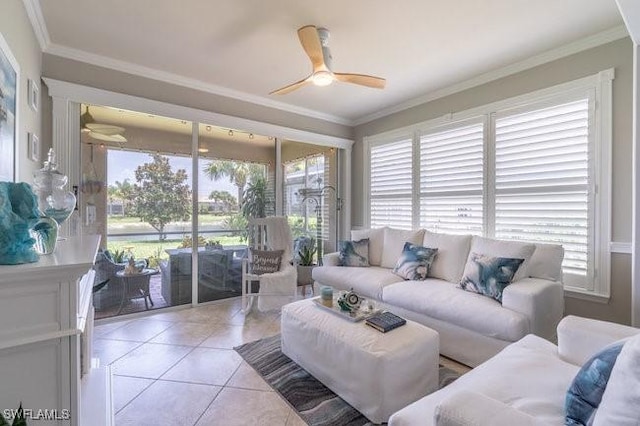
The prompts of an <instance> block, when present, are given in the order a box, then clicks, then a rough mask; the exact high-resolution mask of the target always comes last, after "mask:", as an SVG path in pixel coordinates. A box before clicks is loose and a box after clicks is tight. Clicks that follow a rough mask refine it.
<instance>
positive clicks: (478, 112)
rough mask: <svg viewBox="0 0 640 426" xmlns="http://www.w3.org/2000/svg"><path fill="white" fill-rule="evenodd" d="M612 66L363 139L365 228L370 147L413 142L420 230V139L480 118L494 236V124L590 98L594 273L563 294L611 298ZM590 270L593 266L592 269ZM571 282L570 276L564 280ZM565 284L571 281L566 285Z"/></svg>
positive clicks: (487, 225) (488, 219)
mask: <svg viewBox="0 0 640 426" xmlns="http://www.w3.org/2000/svg"><path fill="white" fill-rule="evenodd" d="M614 78H615V72H614V69H613V68H610V69H606V70H603V71H600V72H599V73H597V74H593V75H590V76H587V77H583V78H580V79H577V80H573V81H569V82H566V83H561V84H558V85H555V86H552V87H548V88H545V89H541V90H537V91H534V92H530V93H526V94H523V95H519V96H515V97H511V98H507V99H504V100H501V101H497V102H493V103H490V104H486V105H482V106H479V107H475V108H471V109H468V110H464V111H459V112H455V113H449V114H446V115H444V116H441V117H438V118H435V119H431V120H427V121H424V122H421V123H417V124H414V125H410V126H406V127H402V128H398V129H394V130H391V131H388V132H384V133H380V134H376V135H371V136H365V137H364V138H363V168H364V173H363V202H364V208H365V212H364V213H365V214H364V216H365V217H364V219H365V223H364V226H365V227H370V223H371V221H370V218H371V197H370V177H371V170H370V167H371V161H370V159H371V158H370V155H371V146H372V145H379V144H385V143H391V142H397V141H399V140H401V139H404V138H412V140H413V150H412V156H413V158H412V166H413V170H412V174H413V179H412V194H413V197H412V200H413V201H412V203H413V204H412V213H413V217H412V223H413V229H419V222H420V217H419V210H420V195H421V194H420V151H419V150H420V136H421V135H423V134H425V133H433V132H434V131H437V130H436V129H437V128H443V129H444V128H446V127H450V126H453V127H455V126H456V125H461V126H462V125H464V124H461V123H464V122H467V123H469V122H473V120H478V119H480V120H484V158H485V162H486V164H485V167H484V188H483V192H484V194H483V195H484V196H483V225H484V229H483V235H485V236H493V235H495V199H496V198H495V197H496V193H495V120H496V115H498V116H505V115H509V114H514V113H515V112H516V111H523V112H524V111H527V110H534V109H539V108H543V107H544V105H554V104H558V103H562V102H564V101H571V100H572V99H576V97H582V98H585V97H588V98H589V142H588V143H589V149H590V150H591V152H590V159H591V163H590V165H589V168H590V170H589V177H590V185H589V186H590V188H589V198H590V199H592V200H593V202H592V205H591V206H590V211H589V214H590V215H592V217H590V218H589V219H590V225H589V233H590V248H591V250H592V251H593V265H590V269H593V273H592V275H590V276H588V277H587V280H586V282H585V283H584V284H583V285H576V284H575V283H572V280H563V284H564V289H565V293H566V294H567V295H570V296H572V297H577V298H581V299H586V300H593V301H599V302H603V301H606V300H608V299H609V297H610V275H611V248H610V246H611V243H610V241H611V207H612V203H611V189H612V188H611V185H612V176H611V173H612V156H611V144H612V119H613V117H612V86H613V79H614ZM591 267H592V268H591ZM567 278H569V277H567ZM567 281H569V282H567Z"/></svg>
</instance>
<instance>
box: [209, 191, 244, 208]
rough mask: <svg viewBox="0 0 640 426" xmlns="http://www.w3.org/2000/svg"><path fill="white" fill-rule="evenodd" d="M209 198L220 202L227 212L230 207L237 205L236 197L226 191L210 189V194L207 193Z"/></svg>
mask: <svg viewBox="0 0 640 426" xmlns="http://www.w3.org/2000/svg"><path fill="white" fill-rule="evenodd" d="M209 199H210V200H213V201H214V202H215V203H217V204H222V206H223V207H224V211H225V212H229V211H230V210H231V208H233V207H235V206H237V205H238V200H237V199H236V197H234V196H233V195H231V194H230V193H229V192H227V191H215V190H214V191H211V194H209Z"/></svg>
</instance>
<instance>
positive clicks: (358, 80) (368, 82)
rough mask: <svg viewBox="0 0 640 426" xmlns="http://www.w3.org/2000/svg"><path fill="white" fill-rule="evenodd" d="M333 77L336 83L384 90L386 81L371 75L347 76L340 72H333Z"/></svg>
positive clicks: (347, 74)
mask: <svg viewBox="0 0 640 426" xmlns="http://www.w3.org/2000/svg"><path fill="white" fill-rule="evenodd" d="M333 75H334V76H335V78H336V80H338V81H343V82H345V83H353V84H359V85H361V86H367V87H373V88H374V89H384V86H385V84H386V83H387V80H385V79H384V78H380V77H374V76H372V75H365V74H349V73H341V72H334V73H333Z"/></svg>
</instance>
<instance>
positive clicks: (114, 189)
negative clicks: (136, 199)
mask: <svg viewBox="0 0 640 426" xmlns="http://www.w3.org/2000/svg"><path fill="white" fill-rule="evenodd" d="M107 196H108V198H109V202H113V201H115V200H118V201H120V202H121V203H122V208H123V210H124V214H125V215H130V214H131V212H132V207H131V206H132V202H133V184H132V183H131V182H130V181H129V179H125V180H124V181H122V182H120V181H116V182H115V184H114V185H109V187H108V188H107Z"/></svg>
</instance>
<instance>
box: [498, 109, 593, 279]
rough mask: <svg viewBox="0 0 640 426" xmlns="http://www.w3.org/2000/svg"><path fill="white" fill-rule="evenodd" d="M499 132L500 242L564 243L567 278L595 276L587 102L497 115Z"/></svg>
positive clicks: (564, 268) (564, 266)
mask: <svg viewBox="0 0 640 426" xmlns="http://www.w3.org/2000/svg"><path fill="white" fill-rule="evenodd" d="M495 129H496V130H495V132H496V149H495V156H496V160H495V194H496V198H495V236H496V238H504V239H511V240H523V241H531V242H548V243H557V244H562V245H563V246H564V249H565V257H564V263H563V270H564V272H565V274H572V275H578V276H582V277H586V276H591V275H592V272H593V271H592V270H590V268H593V267H592V265H593V259H592V253H591V250H590V248H589V247H590V245H591V244H590V243H592V236H591V235H590V234H591V231H590V229H591V227H590V221H589V217H590V190H589V184H590V179H589V174H590V173H589V172H590V169H589V167H590V162H589V160H590V158H589V152H590V150H589V99H588V98H585V99H580V100H577V101H573V102H567V103H562V104H559V105H555V106H551V107H546V108H541V109H536V110H532V111H528V112H524V113H518V114H514V115H507V116H502V117H500V116H499V117H498V118H496V120H495ZM565 277H566V275H565ZM582 281H583V282H584V279H583V280H582ZM583 285H584V284H583Z"/></svg>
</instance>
